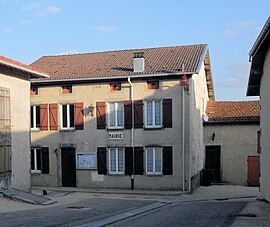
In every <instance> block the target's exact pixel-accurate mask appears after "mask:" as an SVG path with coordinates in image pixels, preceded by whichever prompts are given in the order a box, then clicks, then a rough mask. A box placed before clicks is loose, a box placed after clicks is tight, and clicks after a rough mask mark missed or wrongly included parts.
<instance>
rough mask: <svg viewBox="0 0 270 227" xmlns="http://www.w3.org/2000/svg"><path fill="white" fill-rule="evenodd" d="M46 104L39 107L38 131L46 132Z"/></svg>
mask: <svg viewBox="0 0 270 227" xmlns="http://www.w3.org/2000/svg"><path fill="white" fill-rule="evenodd" d="M48 126H49V124H48V104H41V105H40V129H41V130H42V131H47V130H48Z"/></svg>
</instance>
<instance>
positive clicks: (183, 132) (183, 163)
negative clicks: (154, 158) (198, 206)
mask: <svg viewBox="0 0 270 227" xmlns="http://www.w3.org/2000/svg"><path fill="white" fill-rule="evenodd" d="M182 99H183V100H182V154H183V159H182V172H183V182H182V183H183V186H182V190H183V192H184V191H185V88H184V86H183V85H182Z"/></svg>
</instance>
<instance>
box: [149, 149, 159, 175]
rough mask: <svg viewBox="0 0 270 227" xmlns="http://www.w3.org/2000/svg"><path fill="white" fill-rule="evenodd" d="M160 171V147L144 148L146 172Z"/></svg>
mask: <svg viewBox="0 0 270 227" xmlns="http://www.w3.org/2000/svg"><path fill="white" fill-rule="evenodd" d="M161 172H162V148H161V147H147V148H146V173H147V174H161Z"/></svg>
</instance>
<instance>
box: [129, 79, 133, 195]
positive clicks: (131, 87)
mask: <svg viewBox="0 0 270 227" xmlns="http://www.w3.org/2000/svg"><path fill="white" fill-rule="evenodd" d="M128 83H129V85H130V101H131V115H132V117H131V144H130V145H131V147H132V156H133V158H132V161H133V163H132V175H131V185H130V188H131V190H134V103H133V84H132V83H131V80H130V77H128Z"/></svg>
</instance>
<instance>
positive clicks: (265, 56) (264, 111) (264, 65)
mask: <svg viewBox="0 0 270 227" xmlns="http://www.w3.org/2000/svg"><path fill="white" fill-rule="evenodd" d="M269 47H270V17H269V18H268V20H267V21H266V23H265V25H264V27H263V29H262V30H261V32H260V34H259V36H258V37H257V39H256V41H255V43H254V45H253V47H252V49H251V51H250V52H249V57H250V61H251V69H250V75H249V81H248V89H247V96H260V102H261V122H260V128H261V177H260V192H261V196H262V197H263V198H264V199H266V200H268V201H270V190H269V189H270V174H269V163H270V140H269V138H270V121H269V113H270V97H269V87H270V76H269V75H270V48H269Z"/></svg>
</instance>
